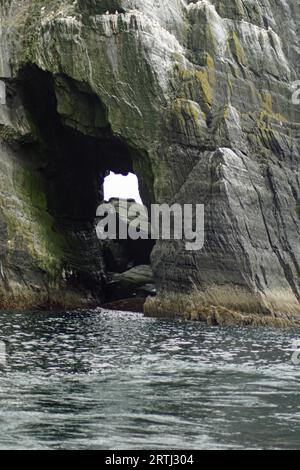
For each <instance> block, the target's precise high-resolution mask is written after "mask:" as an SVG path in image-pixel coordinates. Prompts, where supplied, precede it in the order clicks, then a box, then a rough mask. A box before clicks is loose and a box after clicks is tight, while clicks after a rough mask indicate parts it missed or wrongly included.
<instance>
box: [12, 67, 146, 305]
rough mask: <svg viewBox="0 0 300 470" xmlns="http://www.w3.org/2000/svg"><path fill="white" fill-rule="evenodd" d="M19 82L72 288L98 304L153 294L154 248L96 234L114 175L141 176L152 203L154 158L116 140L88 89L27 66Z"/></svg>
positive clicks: (34, 163) (31, 158) (33, 157)
mask: <svg viewBox="0 0 300 470" xmlns="http://www.w3.org/2000/svg"><path fill="white" fill-rule="evenodd" d="M18 84H19V88H20V91H21V95H22V101H23V105H24V107H25V110H26V112H27V115H28V119H29V120H30V124H31V129H32V133H33V136H34V138H33V140H32V142H30V144H27V159H28V162H27V163H28V166H29V168H30V172H31V173H34V174H35V176H36V177H37V178H38V179H39V181H40V183H41V187H42V188H43V191H44V193H45V196H46V205H47V207H46V209H45V210H46V211H47V213H49V214H50V215H51V217H52V218H53V230H54V231H55V232H57V233H59V234H60V236H61V238H62V239H63V240H64V243H63V249H62V257H63V265H64V270H65V271H66V272H68V278H67V282H68V287H70V288H71V289H73V290H74V289H75V290H77V291H78V290H79V291H82V295H85V296H86V295H88V296H90V297H91V298H92V299H94V300H95V303H98V302H102V303H103V302H106V301H114V300H118V299H121V298H125V297H135V296H137V295H140V294H141V295H146V293H147V289H148V288H150V290H152V292H153V284H152V277H151V267H150V254H151V251H152V249H153V246H154V242H153V241H152V240H137V241H130V240H129V241H127V240H126V241H123V240H122V241H120V242H119V241H118V240H116V241H109V242H107V243H106V242H103V241H99V240H98V238H97V236H96V230H95V223H96V211H97V207H98V206H99V205H100V204H101V203H102V202H103V201H104V186H103V185H104V181H105V178H106V177H107V176H108V175H109V174H110V172H114V173H115V174H119V175H123V176H126V175H129V174H131V175H136V176H137V177H138V181H139V188H140V194H141V198H142V200H143V202H144V203H145V204H146V205H150V204H151V202H152V201H153V176H152V170H151V166H150V163H149V159H148V156H147V155H146V154H143V152H141V151H138V150H137V149H135V148H133V147H131V146H129V145H128V144H127V142H125V141H124V140H123V139H122V138H121V137H119V136H117V135H114V134H113V132H112V130H111V127H110V125H109V122H108V119H107V112H106V109H105V107H104V106H103V104H102V103H101V101H100V100H99V99H98V97H97V96H96V95H95V94H94V93H93V92H92V91H91V90H90V88H89V87H88V86H87V85H86V84H84V83H81V82H75V81H74V80H71V79H70V78H69V77H66V76H64V75H55V76H53V75H51V74H50V73H47V72H44V71H42V70H40V69H39V68H38V67H36V66H33V65H30V66H29V65H28V66H26V67H24V68H23V70H22V71H21V73H20V74H19V78H18ZM149 285H150V287H149ZM143 286H145V289H144V290H143ZM147 286H148V287H147ZM138 291H139V292H140V294H139V292H138ZM87 292H88V294H87Z"/></svg>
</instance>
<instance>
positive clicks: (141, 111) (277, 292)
mask: <svg viewBox="0 0 300 470" xmlns="http://www.w3.org/2000/svg"><path fill="white" fill-rule="evenodd" d="M298 25H299V3H298V2H297V1H296V0H291V1H289V2H286V1H285V0H276V1H275V0H272V1H270V0H259V1H256V0H255V1H254V0H244V1H240V0H233V1H230V2H228V1H227V2H225V1H223V0H200V1H191V0H187V1H182V0H166V1H164V2H157V1H154V0H145V1H142V2H141V1H140V0H116V1H113V2H106V1H104V0H103V1H102V0H99V1H97V2H96V1H94V0H88V1H86V0H85V1H77V2H73V1H71V0H70V1H69V0H62V1H60V2H57V1H55V0H47V1H46V0H45V1H39V2H36V1H30V0H23V1H19V0H5V1H3V0H0V38H1V41H0V80H1V79H3V80H5V82H6V84H7V90H8V93H7V97H6V98H7V99H6V103H5V104H1V105H0V219H1V222H0V256H1V260H0V261H1V264H0V305H1V307H2V308H11V307H30V306H37V305H56V304H59V305H66V306H68V305H72V306H81V305H87V304H89V305H90V304H93V303H98V302H103V301H104V300H105V282H106V277H107V276H106V274H107V273H106V267H105V263H104V260H103V251H102V249H101V244H99V242H98V240H97V237H96V234H95V224H94V217H95V214H96V208H97V206H98V204H99V203H100V202H101V201H102V199H103V193H102V185H103V180H104V177H105V175H106V174H107V171H116V172H118V173H123V174H126V173H128V172H129V171H131V172H135V173H136V174H137V176H138V178H139V183H140V190H141V196H142V198H143V201H144V203H145V204H146V205H147V206H148V207H149V206H150V204H151V203H153V202H156V203H169V204H171V203H172V204H173V203H180V204H204V205H205V244H204V248H203V249H201V250H199V251H193V252H192V251H191V252H189V251H187V250H186V247H185V241H184V240H182V241H178V240H176V241H158V242H157V243H156V245H155V248H154V250H153V252H152V257H151V261H152V269H153V273H154V279H155V284H156V287H157V290H158V295H157V297H156V298H154V299H151V301H149V304H148V306H147V307H146V310H147V312H148V313H149V314H151V312H152V313H155V312H157V311H158V310H160V312H165V313H166V314H168V315H170V314H172V313H173V314H174V313H176V314H178V315H184V308H183V307H181V306H184V305H187V304H188V302H189V301H190V299H193V303H194V304H197V305H196V307H197V311H199V310H201V309H205V308H210V306H220V307H221V308H225V309H229V310H230V311H235V312H242V313H243V314H255V315H267V316H272V315H273V316H274V315H276V316H280V315H289V316H292V317H293V318H296V319H297V318H298V316H299V314H300V215H299V214H300V213H299V205H300V175H299V158H300V157H299V150H300V124H299V123H300V105H299V104H298V101H297V99H295V98H297V94H296V95H295V88H293V87H294V86H296V85H294V83H295V82H296V81H297V80H298V79H299V76H300V71H299V34H298V32H299V31H298V28H299V26H298ZM293 97H294V99H293ZM158 307H159V308H158Z"/></svg>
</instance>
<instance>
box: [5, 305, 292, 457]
mask: <svg viewBox="0 0 300 470" xmlns="http://www.w3.org/2000/svg"><path fill="white" fill-rule="evenodd" d="M298 337H299V336H298V335H297V334H296V333H295V332H293V331H281V330H272V329H251V328H249V329H240V328H226V329H220V328H215V327H207V326H205V325H202V324H198V323H188V322H180V321H167V320H156V319H147V318H144V317H143V316H141V315H136V314H124V313H122V314H121V313H116V312H109V311H101V310H100V309H99V310H96V311H85V312H75V313H74V312H73V313H71V312H65V313H62V314H58V313H55V314H50V313H49V314H45V313H28V314H24V313H23V314H15V313H4V314H1V315H0V340H2V341H4V342H5V349H6V352H5V354H4V353H3V352H2V353H1V355H0V357H1V362H3V365H2V366H1V365H0V448H2V449H3V448H4V449H9V448H12V449H17V448H22V449H24V448H29V449H156V450H158V449H179V448H180V449H216V448H220V449H226V448H234V449H238V448H243V449H245V448H247V449H249V448H260V449H261V448H268V449H270V448H278V449H287V448H292V449H299V448H300V400H299V385H300V365H299V366H296V365H294V364H293V362H292V360H291V354H292V352H291V351H289V349H290V348H291V347H292V342H293V340H295V339H297V338H298ZM5 356H6V358H5ZM5 362H6V363H5Z"/></svg>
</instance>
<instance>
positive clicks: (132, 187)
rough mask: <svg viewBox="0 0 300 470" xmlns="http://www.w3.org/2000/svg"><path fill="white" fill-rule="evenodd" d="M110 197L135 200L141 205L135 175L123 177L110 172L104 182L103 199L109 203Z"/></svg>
mask: <svg viewBox="0 0 300 470" xmlns="http://www.w3.org/2000/svg"><path fill="white" fill-rule="evenodd" d="M112 197H117V198H121V199H135V201H136V202H137V203H138V204H143V202H142V199H141V196H140V193H139V183H138V179H137V177H136V175H134V174H133V173H129V174H128V175H127V176H123V175H116V174H115V173H113V172H110V174H109V175H108V176H107V177H106V178H105V180H104V199H105V201H109V199H111V198H112Z"/></svg>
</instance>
